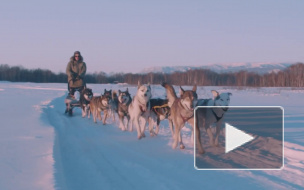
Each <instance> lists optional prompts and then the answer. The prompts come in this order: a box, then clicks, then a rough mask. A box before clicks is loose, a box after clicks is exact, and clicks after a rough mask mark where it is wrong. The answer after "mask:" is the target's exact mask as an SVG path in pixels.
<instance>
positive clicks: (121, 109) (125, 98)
mask: <svg viewBox="0 0 304 190" xmlns="http://www.w3.org/2000/svg"><path fill="white" fill-rule="evenodd" d="M131 102H132V98H131V96H130V93H129V90H128V88H127V90H126V91H120V90H118V104H117V113H118V117H119V128H120V129H121V130H122V131H125V130H126V129H127V128H128V125H129V121H130V115H129V111H128V108H129V105H130V104H131ZM125 117H127V120H128V121H127V127H125V125H124V118H125Z"/></svg>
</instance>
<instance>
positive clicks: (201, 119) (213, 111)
mask: <svg viewBox="0 0 304 190" xmlns="http://www.w3.org/2000/svg"><path fill="white" fill-rule="evenodd" d="M211 92H212V94H213V99H199V100H198V104H197V105H198V106H218V108H201V109H198V110H197V111H196V118H195V119H196V131H195V132H196V139H197V142H198V143H197V145H198V146H197V148H198V152H199V153H200V154H203V153H204V152H205V151H204V149H203V147H202V143H201V136H200V129H201V128H204V129H206V131H207V134H208V136H209V143H210V145H211V146H218V137H219V133H220V129H221V125H222V121H223V118H224V114H225V113H226V111H227V110H228V106H229V103H230V96H231V95H232V94H231V93H230V92H228V93H221V94H219V93H218V92H217V91H215V90H212V91H211ZM213 123H215V124H216V134H215V140H214V138H213V134H212V131H211V129H210V125H212V124H213Z"/></svg>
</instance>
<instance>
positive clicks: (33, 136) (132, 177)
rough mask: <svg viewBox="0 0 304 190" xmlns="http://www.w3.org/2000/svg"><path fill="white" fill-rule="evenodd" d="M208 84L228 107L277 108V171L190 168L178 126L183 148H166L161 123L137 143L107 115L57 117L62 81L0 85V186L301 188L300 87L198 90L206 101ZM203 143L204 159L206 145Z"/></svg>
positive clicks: (189, 149)
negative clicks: (281, 156)
mask: <svg viewBox="0 0 304 190" xmlns="http://www.w3.org/2000/svg"><path fill="white" fill-rule="evenodd" d="M88 87H90V88H92V89H93V92H94V94H100V93H101V92H103V91H104V88H107V89H110V88H111V89H115V90H118V89H121V90H125V89H126V87H129V91H130V92H131V94H132V95H134V94H135V91H136V87H135V86H127V85H97V84H94V85H91V84H89V85H88ZM185 89H190V87H185ZM212 89H215V90H218V91H220V92H231V93H232V94H233V96H232V97H231V105H234V106H250V105H254V106H283V107H284V109H285V148H284V151H285V160H284V161H285V167H284V169H282V170H281V171H197V170H195V169H194V167H193V145H192V144H191V141H190V134H191V130H190V128H189V127H185V128H184V130H183V137H184V142H185V146H186V149H185V150H179V149H176V150H172V149H171V143H172V139H171V134H170V130H169V129H168V122H167V121H163V122H161V129H160V134H159V135H158V136H157V137H150V136H148V132H146V135H147V137H146V138H144V139H142V140H137V138H136V133H135V132H132V133H131V132H121V131H120V130H119V129H118V122H117V121H113V119H109V120H107V125H102V123H101V122H98V123H97V124H95V123H94V122H93V120H92V119H88V118H82V117H81V110H80V109H75V112H74V116H73V117H68V116H66V115H64V113H63V112H64V108H65V105H64V103H63V102H64V98H65V96H66V93H67V91H66V85H65V84H36V83H10V82H1V83H0V99H1V109H0V118H1V128H0V129H1V133H0V189H4V190H10V189H12V190H19V189H31V190H35V189H64V190H65V189H73V190H78V189H79V190H80V189H131V188H132V189H194V188H200V189H203V188H204V189H235V188H244V189H257V188H259V189H303V188H304V181H303V176H304V161H303V158H304V126H303V123H304V109H303V106H304V101H303V95H304V90H303V89H292V88H231V87H198V96H199V98H211V92H210V90H212ZM152 93H153V97H164V95H165V91H164V89H163V87H161V86H152ZM204 137H206V136H205V135H204ZM204 139H205V138H204ZM205 148H206V151H207V153H206V156H208V150H212V149H213V148H211V147H208V146H207V145H206V143H205Z"/></svg>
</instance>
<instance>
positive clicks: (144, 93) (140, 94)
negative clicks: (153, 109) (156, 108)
mask: <svg viewBox="0 0 304 190" xmlns="http://www.w3.org/2000/svg"><path fill="white" fill-rule="evenodd" d="M151 96H152V94H151V87H150V84H147V85H141V84H140V82H139V81H138V89H137V92H136V95H135V96H134V98H133V100H132V102H131V104H130V106H129V108H128V111H129V114H130V121H131V128H130V131H133V124H135V126H136V129H137V138H138V139H141V138H142V137H145V127H146V124H147V121H148V118H149V115H150V98H151ZM139 118H141V120H142V122H143V123H142V125H141V127H140V126H139Z"/></svg>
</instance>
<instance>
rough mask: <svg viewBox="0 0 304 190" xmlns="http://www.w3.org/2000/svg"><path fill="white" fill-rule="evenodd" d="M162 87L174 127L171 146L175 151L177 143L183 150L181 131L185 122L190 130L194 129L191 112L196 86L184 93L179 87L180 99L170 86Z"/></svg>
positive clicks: (195, 102) (195, 98)
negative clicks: (164, 90)
mask: <svg viewBox="0 0 304 190" xmlns="http://www.w3.org/2000/svg"><path fill="white" fill-rule="evenodd" d="M162 86H163V87H164V88H165V89H166V92H167V97H168V100H169V101H168V105H169V107H170V109H171V111H170V117H171V119H172V121H173V126H174V137H173V139H174V142H173V144H172V148H173V149H175V148H176V147H177V144H178V141H179V143H180V145H179V147H180V149H184V148H185V146H184V144H183V141H182V136H181V129H182V128H183V127H184V125H185V123H186V122H188V123H189V124H190V125H191V126H192V128H193V127H194V118H193V115H194V112H193V111H194V107H195V106H196V104H197V94H196V85H195V86H193V89H192V90H186V91H185V90H184V89H183V88H182V87H180V90H181V92H180V95H181V97H180V98H177V96H176V93H175V91H174V88H173V87H172V86H171V85H169V84H167V83H163V84H162Z"/></svg>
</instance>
